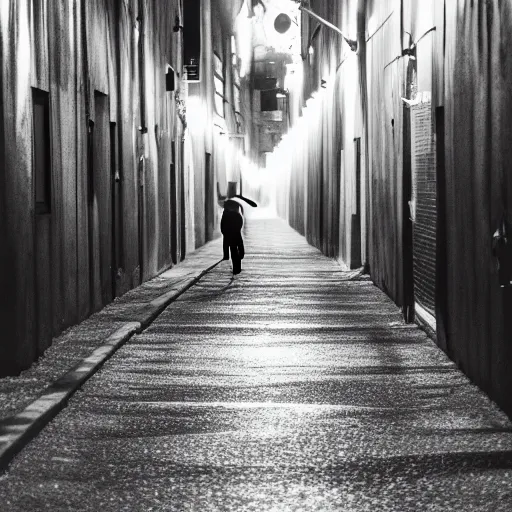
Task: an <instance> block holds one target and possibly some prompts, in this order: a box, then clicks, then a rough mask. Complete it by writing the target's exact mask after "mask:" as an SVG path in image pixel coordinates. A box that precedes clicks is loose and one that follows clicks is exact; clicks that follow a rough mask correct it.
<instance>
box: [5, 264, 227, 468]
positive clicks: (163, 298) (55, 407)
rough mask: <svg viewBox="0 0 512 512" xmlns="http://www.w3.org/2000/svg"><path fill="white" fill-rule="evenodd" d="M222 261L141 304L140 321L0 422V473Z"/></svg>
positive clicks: (126, 326)
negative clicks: (82, 389) (143, 312)
mask: <svg viewBox="0 0 512 512" xmlns="http://www.w3.org/2000/svg"><path fill="white" fill-rule="evenodd" d="M221 261H222V260H219V261H217V262H216V263H215V264H213V265H211V266H210V267H208V268H207V269H206V270H203V271H202V272H200V273H199V275H197V276H195V277H193V278H189V279H187V280H186V281H185V283H184V284H183V285H182V286H180V287H176V288H173V289H171V290H170V291H168V292H166V293H164V294H162V295H160V296H159V297H157V298H156V299H153V300H152V301H151V302H149V303H148V304H147V306H145V309H146V308H147V314H146V316H145V318H143V319H142V320H141V321H140V322H126V323H125V324H124V325H123V326H122V327H120V328H118V329H117V330H116V331H114V332H113V333H112V334H111V335H110V336H109V337H108V338H106V339H105V341H104V342H103V343H102V344H101V345H100V346H99V347H97V348H96V349H95V350H94V351H93V352H92V353H91V355H90V356H88V357H86V358H85V359H83V360H82V361H80V362H79V363H78V364H77V365H75V366H74V367H73V368H71V369H70V370H69V371H68V372H67V373H65V374H64V375H63V376H62V377H60V378H59V379H57V380H56V381H55V382H54V383H53V384H51V385H50V386H48V387H47V388H46V389H45V390H44V391H43V394H42V395H41V396H40V397H39V398H37V399H36V400H34V401H33V402H32V403H30V404H29V405H28V406H27V407H25V409H23V411H21V412H19V413H18V414H15V415H13V416H11V417H10V418H7V419H6V420H4V421H2V422H0V473H2V472H4V471H5V470H6V469H7V467H8V465H9V464H10V462H11V461H12V459H13V458H14V457H15V456H16V455H17V454H18V453H19V452H20V451H21V450H22V449H23V448H24V447H25V446H26V445H27V444H28V443H29V442H30V441H31V440H32V439H34V437H36V436H37V435H38V434H39V432H41V431H42V430H43V428H44V427H45V426H46V425H48V423H50V421H52V420H53V418H55V416H57V414H58V413H59V412H60V411H61V410H62V409H64V408H65V407H66V405H67V403H68V401H69V399H70V398H71V396H72V395H74V394H75V392H76V391H77V390H78V389H79V388H80V387H82V385H83V384H84V383H85V382H86V381H87V380H88V379H89V378H90V377H92V376H93V375H94V374H95V373H96V372H97V371H98V370H99V369H100V368H101V367H102V366H103V364H104V363H105V362H106V361H107V360H108V359H110V358H111V357H112V355H113V354H114V353H115V352H116V351H117V350H118V349H119V348H121V347H122V346H123V345H124V344H125V343H126V342H127V341H128V340H129V339H130V338H131V337H132V336H133V335H134V334H137V333H140V332H142V331H143V330H144V329H146V328H147V327H148V326H149V325H150V324H151V322H153V321H154V320H155V319H156V318H157V317H158V316H159V315H160V314H161V313H162V311H164V309H165V308H166V307H167V306H168V305H169V304H170V303H171V302H173V301H174V300H176V299H177V298H178V297H179V296H180V295H182V294H183V293H185V292H186V291H187V290H188V289H189V288H190V287H192V286H194V284H196V283H197V282H198V281H199V280H200V279H201V278H202V277H203V276H204V275H205V274H207V273H208V272H210V271H211V270H213V269H214V268H215V267H216V266H217V265H218V264H219V263H220V262H221Z"/></svg>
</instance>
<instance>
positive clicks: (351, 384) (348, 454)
mask: <svg viewBox="0 0 512 512" xmlns="http://www.w3.org/2000/svg"><path fill="white" fill-rule="evenodd" d="M246 245H247V253H248V256H247V257H246V259H245V260H244V264H243V271H242V274H241V275H240V276H238V277H237V278H236V279H232V276H231V272H230V265H229V263H228V262H224V263H223V264H221V266H220V267H218V268H217V269H216V270H214V271H213V272H211V273H210V274H208V275H207V276H206V277H205V278H203V279H202V280H201V281H200V282H199V284H197V285H196V286H194V287H193V288H191V289H190V290H189V291H188V292H187V293H186V294H185V295H183V296H182V297H181V298H180V299H179V300H178V301H177V302H175V303H174V304H172V305H171V306H170V307H169V308H168V309H167V310H166V311H165V312H164V313H163V314H162V315H161V316H160V317H159V318H158V319H157V321H156V322H155V323H154V324H153V325H152V326H151V327H150V328H149V329H147V330H146V331H145V332H144V333H142V334H141V335H139V336H136V337H135V338H133V339H132V340H131V341H130V342H129V343H128V344H127V345H126V346H125V347H123V348H122V349H121V350H120V351H119V352H118V353H117V354H116V355H115V356H114V357H113V358H112V359H111V360H110V361H109V362H108V363H107V364H106V365H105V367H104V368H103V370H102V371H100V372H99V373H98V374H97V375H95V376H94V377H93V378H92V379H91V380H90V381H89V382H88V383H87V384H86V385H85V387H84V388H83V389H82V390H81V391H80V392H78V393H77V395H76V396H75V397H74V398H73V399H72V400H71V402H70V404H69V406H68V408H67V409H65V410H64V411H63V412H62V413H61V414H60V415H59V416H58V417H57V418H56V420H54V421H53V422H52V423H51V424H50V425H49V426H48V427H47V428H46V429H45V430H44V431H43V432H42V434H40V435H39V436H38V438H37V439H35V440H34V441H33V442H32V443H31V444H30V445H29V446H28V447H27V448H26V449H25V450H24V451H23V452H22V453H21V454H20V455H19V456H18V457H17V458H16V459H15V461H14V462H13V464H12V466H11V468H10V470H9V471H8V472H7V473H6V474H5V475H3V476H2V477H0V500H1V501H0V509H1V510H6V511H32V510H52V511H56V510H99V509H101V510H102V511H118V510H123V511H124V510H126V511H139V510H140V511H149V510H159V511H160V510H161V511H217V510H218V511H258V512H260V511H301V510H302V511H340V510H341V511H372V512H373V511H409V510H410V511H424V510H429V511H452V510H453V511H460V510H466V511H469V510H471V511H477V510H478V511H510V510H512V426H511V424H510V422H509V421H508V420H507V418H506V417H505V416H504V415H503V414H502V413H501V412H500V411H499V410H497V408H496V407H495V406H494V405H493V404H492V403H491V402H490V401H489V400H488V399H487V398H486V397H485V396H484V395H483V394H482V393H481V392H479V391H478V390H477V389H476V388H475V387H474V386H472V385H471V384H470V383H469V382H468V380H467V379H466V378H465V377H464V376H463V375H462V374H461V373H460V372H459V371H458V370H457V369H456V368H455V366H454V365H453V364H452V363H451V362H450V361H449V360H448V359H447V358H446V357H445V356H444V354H443V353H442V352H440V351H439V350H438V349H437V348H436V347H435V345H434V344H433V342H431V341H430V340H429V339H428V338H427V337H426V335H425V334H424V333H423V332H422V331H420V330H419V329H418V328H416V327H414V326H410V325H405V324H404V323H403V322H402V320H401V316H400V313H399V311H398V310H397V308H396V306H395V305H394V304H393V303H392V302H391V301H390V300H389V299H388V298H387V297H386V296H385V295H384V294H383V293H382V292H380V291H379V290H378V289H377V288H376V287H375V286H373V285H372V283H371V282H370V281H369V280H367V279H365V278H357V277H356V278H354V275H355V274H354V273H345V272H342V271H341V270H340V267H339V266H338V265H337V264H336V263H334V262H333V261H331V260H329V259H327V258H325V257H323V256H322V255H321V254H320V253H319V252H318V251H317V250H316V249H314V248H312V247H310V246H308V245H307V243H306V242H305V240H304V239H303V238H302V237H300V236H299V235H298V234H296V233H295V232H294V231H292V230H291V229H290V228H288V227H286V226H285V225H284V224H283V223H281V222H280V221H271V220H258V221H252V222H249V228H248V230H247V233H246ZM219 256H220V255H219Z"/></svg>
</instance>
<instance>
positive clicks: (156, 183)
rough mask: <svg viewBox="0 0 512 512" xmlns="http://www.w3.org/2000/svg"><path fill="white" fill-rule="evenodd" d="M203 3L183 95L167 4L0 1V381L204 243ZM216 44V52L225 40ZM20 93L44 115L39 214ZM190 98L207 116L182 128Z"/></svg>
mask: <svg viewBox="0 0 512 512" xmlns="http://www.w3.org/2000/svg"><path fill="white" fill-rule="evenodd" d="M202 2H203V3H202V5H201V11H200V12H201V17H202V20H201V23H202V42H203V46H202V59H203V63H202V64H203V66H202V67H203V70H204V71H205V73H204V74H203V78H202V81H201V83H199V84H197V86H196V88H195V90H194V86H192V84H187V83H186V82H185V81H184V80H183V74H182V50H183V34H182V31H181V30H179V31H177V32H175V31H174V30H173V28H174V25H175V18H176V16H178V18H179V19H180V20H183V16H182V2H181V1H180V0H169V1H168V2H150V1H148V0H124V1H121V0H87V1H85V0H69V1H68V0H66V1H64V0H59V1H49V0H5V1H3V2H1V6H0V52H1V66H2V68H1V73H0V94H1V95H2V98H1V100H2V101H0V105H1V108H0V145H1V149H2V151H1V157H0V158H1V159H2V170H1V172H0V181H1V183H0V185H1V187H0V195H1V197H0V205H1V206H0V208H1V214H2V215H0V285H1V289H2V292H3V293H2V297H1V299H0V301H1V303H0V306H1V308H0V321H1V322H2V325H3V336H2V339H1V341H0V374H12V373H17V372H19V371H20V370H22V369H24V368H26V367H28V366H29V365H30V364H31V363H32V362H33V361H34V360H35V359H36V358H37V357H38V356H40V355H41V354H42V353H43V352H44V350H45V349H46V348H47V346H48V345H49V344H50V343H51V340H52V337H53V336H55V335H57V334H58V333H60V332H61V331H62V330H63V329H64V328H66V327H67V326H70V325H72V324H74V323H77V322H79V321H81V320H83V319H84V318H86V317H87V316H88V315H90V314H91V313H92V312H94V311H96V310H98V309H100V308H101V307H103V306H104V305H105V304H107V303H108V302H110V301H111V300H112V299H113V298H114V297H115V296H118V295H121V294H122V293H125V292H126V291H127V290H129V289H131V288H133V287H135V286H137V285H139V284H140V283H141V282H143V281H145V280H147V279H149V278H151V277H153V276H155V275H156V274H158V273H159V272H160V271H162V270H163V269H165V268H168V267H169V266H170V265H173V264H176V263H178V262H179V261H180V260H182V259H183V258H184V257H185V255H186V254H188V253H189V252H191V251H193V250H194V249H195V248H196V247H198V246H200V245H202V244H204V243H205V241H207V240H209V239H211V238H212V236H214V231H215V226H216V224H217V223H218V206H217V204H216V201H215V199H216V191H215V186H214V183H215V181H216V177H215V176H214V174H213V173H214V172H217V171H216V170H215V169H214V168H213V166H212V169H211V171H210V174H209V175H208V174H207V173H206V171H205V154H206V153H209V154H211V155H212V161H214V159H215V153H216V150H217V148H216V142H215V140H214V139H213V136H212V129H213V115H212V112H213V106H212V105H213V88H212V80H213V78H212V72H211V62H212V61H211V47H212V40H213V38H214V37H213V35H212V24H213V23H215V22H216V21H215V17H212V16H211V11H210V1H209V0H202ZM219 34H220V35H219V36H218V37H220V38H222V39H223V41H221V42H220V44H221V45H222V46H223V47H224V48H226V49H227V48H228V46H227V45H228V44H229V38H230V33H229V31H228V32H226V31H220V32H219ZM169 66H172V68H174V70H175V71H176V87H175V90H174V91H173V92H168V91H166V85H165V84H166V82H165V79H166V73H167V71H168V68H169ZM189 85H191V86H192V87H190V89H191V93H190V96H191V97H190V98H189V87H188V86H189ZM33 88H37V89H39V90H41V91H42V93H41V94H43V96H44V95H47V97H48V98H49V108H50V130H49V131H50V132H51V136H50V146H51V209H50V211H49V212H47V213H44V214H40V213H37V212H36V209H37V208H36V206H37V205H36V201H35V195H36V192H35V188H36V183H35V178H34V162H35V156H34V149H33V148H34V131H33V128H34V127H33V108H34V105H33V100H32V97H33ZM194 96H195V97H197V98H199V105H202V106H201V107H200V108H202V109H203V110H202V111H201V112H200V114H201V113H202V112H203V111H204V112H205V113H206V115H205V116H203V117H201V118H200V123H199V124H198V123H197V122H196V123H195V124H194V120H193V119H191V120H190V121H191V122H190V123H189V124H190V125H191V128H187V127H186V125H187V117H190V118H192V117H193V113H194V107H193V105H194V101H195V100H194V98H193V97H194ZM197 103H198V102H196V104H197ZM188 107H190V108H188ZM196 121H197V120H196ZM198 141H199V142H198ZM217 145H218V144H217ZM228 146H229V143H228ZM219 151H220V150H219ZM223 152H225V150H224V149H223V150H222V151H221V153H223ZM205 189H207V190H205Z"/></svg>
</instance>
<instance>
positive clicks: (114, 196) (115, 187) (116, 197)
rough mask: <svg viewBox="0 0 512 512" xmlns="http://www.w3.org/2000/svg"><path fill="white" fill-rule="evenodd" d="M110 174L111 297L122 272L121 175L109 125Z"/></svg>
mask: <svg viewBox="0 0 512 512" xmlns="http://www.w3.org/2000/svg"><path fill="white" fill-rule="evenodd" d="M110 146H111V147H110V172H111V180H110V183H111V185H110V186H111V204H112V264H111V269H112V271H111V278H112V295H113V296H114V297H116V296H117V294H118V280H119V278H120V277H121V275H122V270H123V266H124V263H123V203H122V201H123V195H122V184H121V174H120V171H119V168H118V165H117V164H118V162H117V158H118V151H117V126H116V123H110Z"/></svg>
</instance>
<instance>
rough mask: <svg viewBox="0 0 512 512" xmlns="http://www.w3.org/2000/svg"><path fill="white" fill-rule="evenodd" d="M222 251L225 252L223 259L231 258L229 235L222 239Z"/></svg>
mask: <svg viewBox="0 0 512 512" xmlns="http://www.w3.org/2000/svg"><path fill="white" fill-rule="evenodd" d="M222 251H223V253H224V256H223V258H222V259H224V260H229V240H228V237H227V236H224V237H223V239H222Z"/></svg>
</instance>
